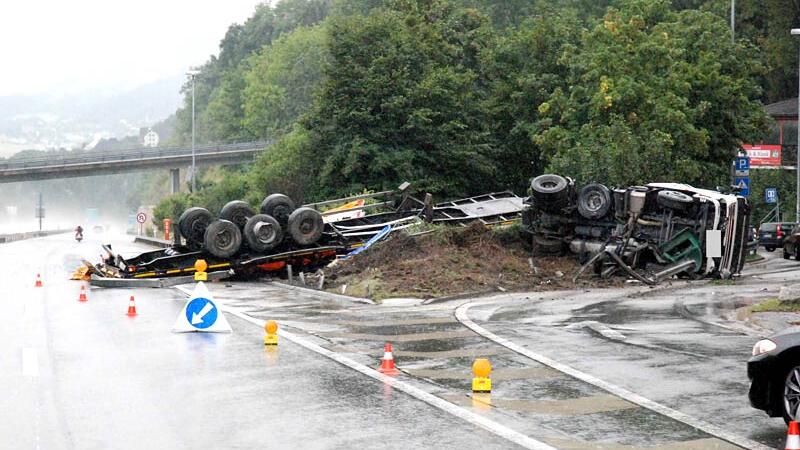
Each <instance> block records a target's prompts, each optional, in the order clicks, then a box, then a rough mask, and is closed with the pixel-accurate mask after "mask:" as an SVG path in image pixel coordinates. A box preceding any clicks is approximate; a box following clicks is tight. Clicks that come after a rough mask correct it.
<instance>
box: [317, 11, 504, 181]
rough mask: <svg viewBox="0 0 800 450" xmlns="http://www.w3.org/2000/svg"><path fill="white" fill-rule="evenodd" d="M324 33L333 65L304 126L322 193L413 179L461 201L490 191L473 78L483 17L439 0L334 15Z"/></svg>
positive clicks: (484, 32) (484, 36)
mask: <svg viewBox="0 0 800 450" xmlns="http://www.w3.org/2000/svg"><path fill="white" fill-rule="evenodd" d="M329 30H330V31H329V42H330V55H331V56H330V57H331V62H330V64H329V65H328V66H327V67H326V69H325V75H326V80H325V82H324V83H323V88H322V91H321V94H320V99H319V102H318V104H317V108H316V109H315V111H314V113H313V114H312V115H311V118H310V119H309V120H308V121H307V123H306V127H307V128H308V129H309V130H311V131H312V132H313V136H312V139H313V142H314V144H313V147H314V149H315V157H316V158H317V159H319V160H320V161H322V162H323V164H322V170H321V171H320V174H319V177H320V183H321V185H322V186H325V187H326V188H327V189H326V193H331V194H332V193H344V192H358V191H361V190H363V189H365V188H373V189H377V188H381V187H387V186H395V185H396V184H397V183H399V182H401V181H403V180H411V181H415V182H416V183H417V187H419V188H421V189H427V190H429V191H431V192H434V193H439V194H446V195H463V194H466V193H471V192H476V191H479V190H483V189H485V188H486V187H487V186H490V185H492V184H493V181H492V180H493V176H494V174H493V166H492V164H491V162H490V161H489V160H488V158H487V155H488V148H487V138H486V136H485V133H483V132H481V131H480V130H481V127H480V123H481V120H482V117H481V111H480V107H479V105H480V100H481V93H482V92H483V91H482V89H481V88H480V86H479V85H478V82H479V77H478V71H477V64H478V62H477V60H478V54H479V52H480V51H481V49H482V48H484V47H485V46H486V45H487V42H488V35H489V34H490V29H489V27H488V23H487V20H486V18H485V16H483V15H481V14H480V13H478V12H477V11H475V10H469V9H457V8H454V7H453V6H452V4H449V3H447V2H443V1H435V0H434V1H419V2H416V1H398V2H394V3H393V6H392V8H391V9H376V10H374V11H373V12H372V13H370V14H369V15H367V16H360V15H355V16H349V17H337V18H335V19H334V20H332V21H331V23H330V26H329ZM365 43H369V44H368V45H365Z"/></svg>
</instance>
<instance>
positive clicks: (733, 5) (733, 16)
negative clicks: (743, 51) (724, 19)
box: [731, 0, 736, 42]
mask: <svg viewBox="0 0 800 450" xmlns="http://www.w3.org/2000/svg"><path fill="white" fill-rule="evenodd" d="M735 30H736V0H731V40H732V41H733V42H736V31H735Z"/></svg>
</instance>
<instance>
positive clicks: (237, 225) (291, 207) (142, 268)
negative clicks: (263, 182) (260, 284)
mask: <svg viewBox="0 0 800 450" xmlns="http://www.w3.org/2000/svg"><path fill="white" fill-rule="evenodd" d="M409 186H410V185H409V184H408V183H403V184H402V185H401V186H400V187H398V189H396V190H392V191H384V192H378V193H375V194H364V195H358V196H353V197H348V198H342V199H336V200H329V201H325V202H319V203H313V204H307V205H303V206H301V207H295V203H294V202H293V201H292V199H290V198H289V197H287V196H285V195H282V194H272V195H269V196H267V197H266V198H265V199H264V201H263V202H262V203H261V206H260V208H259V211H255V210H254V209H253V208H251V207H250V205H248V204H247V203H245V202H243V201H239V200H234V201H231V202H229V203H227V204H226V205H225V206H224V207H223V208H222V210H221V211H220V213H219V216H218V217H217V218H215V217H214V215H213V214H212V213H211V212H210V211H208V210H206V209H204V208H199V207H192V208H189V209H187V210H186V211H184V213H183V214H182V215H181V217H180V219H179V220H178V227H177V229H178V231H179V234H177V235H176V241H175V244H174V245H173V246H171V247H169V248H166V249H161V250H154V251H150V252H145V253H142V254H140V255H137V256H135V257H132V258H123V257H121V256H120V255H118V254H115V253H114V252H113V250H112V249H111V247H110V246H104V247H103V248H104V250H105V252H106V255H105V257H104V258H103V261H101V262H99V263H97V264H91V263H88V262H85V267H87V268H88V270H85V271H84V272H83V273H82V274H80V275H79V276H80V277H84V278H86V277H90V276H91V275H94V276H93V277H92V278H91V282H92V284H94V285H98V286H113V285H127V284H126V283H121V282H117V281H114V280H122V279H124V280H145V279H146V280H153V279H161V278H165V277H185V276H188V275H191V274H193V273H194V272H195V268H194V264H195V262H196V261H197V260H199V259H203V260H205V261H206V262H207V263H208V267H209V269H210V270H215V271H219V272H220V275H224V276H225V277H226V278H227V277H252V276H259V275H263V274H267V273H270V272H285V271H288V270H290V269H289V268H290V267H293V268H294V270H296V271H308V270H313V269H316V268H318V267H321V266H324V265H326V264H328V263H330V262H331V261H332V260H334V259H335V258H336V257H337V256H342V255H346V254H348V253H350V252H351V251H353V250H354V249H357V248H358V247H360V246H362V245H364V243H365V242H366V241H368V240H370V239H372V238H373V237H375V236H376V235H378V234H379V233H381V232H382V231H383V232H384V234H387V233H388V232H389V231H396V230H400V229H404V228H407V227H408V226H411V225H413V224H414V223H418V222H422V221H427V222H431V223H443V224H449V225H466V224H468V223H470V222H473V221H480V222H482V223H483V224H484V225H487V226H493V225H501V224H508V223H512V222H515V221H519V220H520V219H521V214H522V209H523V206H524V205H523V198H521V197H518V196H516V195H514V194H513V193H511V192H498V193H491V194H484V195H479V196H476V197H469V198H463V199H458V200H453V201H449V202H444V203H439V204H434V203H433V200H432V196H431V195H430V194H425V196H424V197H423V199H422V200H420V199H417V198H415V197H413V196H411V195H410V194H409V191H408V190H409ZM377 197H382V200H383V201H375V202H373V203H369V204H364V203H363V202H361V203H358V205H359V206H353V207H350V208H346V209H342V208H335V209H334V210H331V211H332V212H334V213H335V216H338V217H340V218H339V219H334V215H333V214H330V213H329V212H320V211H319V209H322V208H323V207H325V206H330V205H337V204H342V203H344V204H348V202H349V203H353V201H354V200H364V199H365V198H372V199H374V198H377ZM377 208H380V209H383V210H386V211H383V212H377V213H374V214H369V215H365V214H364V213H363V212H364V211H365V210H371V209H377ZM355 212H359V213H360V214H347V213H355ZM343 213H344V214H343ZM342 217H344V218H342ZM150 284H153V283H150ZM160 284H163V283H160ZM148 285H149V284H148ZM155 285H159V283H156V284H155Z"/></svg>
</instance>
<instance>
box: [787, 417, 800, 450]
mask: <svg viewBox="0 0 800 450" xmlns="http://www.w3.org/2000/svg"><path fill="white" fill-rule="evenodd" d="M786 450H800V426H798V424H797V422H795V421H794V420H792V421H791V422H789V431H787V432H786Z"/></svg>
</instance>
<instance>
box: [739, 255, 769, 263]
mask: <svg viewBox="0 0 800 450" xmlns="http://www.w3.org/2000/svg"><path fill="white" fill-rule="evenodd" d="M763 260H764V257H763V256H761V255H759V254H758V253H754V254H752V255H747V256H746V257H745V258H744V262H746V263H752V262H757V261H763Z"/></svg>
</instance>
